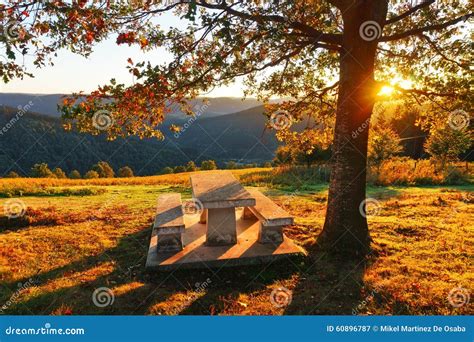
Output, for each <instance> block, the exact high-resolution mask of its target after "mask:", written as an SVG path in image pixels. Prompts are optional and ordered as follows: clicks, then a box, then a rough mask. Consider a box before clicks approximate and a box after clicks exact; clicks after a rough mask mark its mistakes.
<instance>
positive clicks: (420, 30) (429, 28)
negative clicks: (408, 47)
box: [378, 13, 474, 42]
mask: <svg viewBox="0 0 474 342" xmlns="http://www.w3.org/2000/svg"><path fill="white" fill-rule="evenodd" d="M473 16H474V13H469V14H465V15H463V16H460V17H457V18H455V19H452V20H449V21H446V22H444V23H442V24H436V25H428V26H423V27H418V28H415V29H412V30H408V31H405V32H402V33H396V34H393V35H391V36H385V37H382V38H380V39H379V40H378V41H379V42H390V41H394V40H399V39H403V38H407V37H410V36H414V35H419V34H421V33H423V32H426V31H439V30H442V29H445V28H447V27H449V26H452V25H455V24H457V23H459V22H461V21H466V20H467V19H469V18H471V17H473Z"/></svg>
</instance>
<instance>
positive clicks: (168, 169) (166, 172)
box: [161, 166, 174, 175]
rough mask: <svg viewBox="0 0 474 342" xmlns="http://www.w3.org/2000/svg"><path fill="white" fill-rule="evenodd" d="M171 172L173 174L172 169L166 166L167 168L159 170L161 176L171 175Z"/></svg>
mask: <svg viewBox="0 0 474 342" xmlns="http://www.w3.org/2000/svg"><path fill="white" fill-rule="evenodd" d="M173 172H174V170H173V168H171V167H169V166H167V167H165V168H163V170H161V174H162V175H168V174H170V173H173Z"/></svg>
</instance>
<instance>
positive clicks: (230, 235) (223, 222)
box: [206, 208, 237, 246]
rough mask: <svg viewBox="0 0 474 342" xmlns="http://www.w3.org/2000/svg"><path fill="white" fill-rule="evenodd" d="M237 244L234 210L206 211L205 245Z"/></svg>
mask: <svg viewBox="0 0 474 342" xmlns="http://www.w3.org/2000/svg"><path fill="white" fill-rule="evenodd" d="M236 243H237V222H236V218H235V208H219V209H207V235H206V244H208V245H210V246H226V245H234V244H236Z"/></svg>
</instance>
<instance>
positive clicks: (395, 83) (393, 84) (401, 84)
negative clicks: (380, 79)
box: [377, 77, 413, 96]
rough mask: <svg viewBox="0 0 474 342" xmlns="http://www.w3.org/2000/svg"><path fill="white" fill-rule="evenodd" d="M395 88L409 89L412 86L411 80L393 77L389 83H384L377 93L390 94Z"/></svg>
mask: <svg viewBox="0 0 474 342" xmlns="http://www.w3.org/2000/svg"><path fill="white" fill-rule="evenodd" d="M396 88H403V89H411V88H413V82H412V81H410V80H406V79H402V78H401V77H395V78H394V79H392V80H391V81H390V85H384V86H383V87H382V88H381V89H380V91H379V92H378V94H377V95H378V96H391V95H393V93H394V92H395V90H396Z"/></svg>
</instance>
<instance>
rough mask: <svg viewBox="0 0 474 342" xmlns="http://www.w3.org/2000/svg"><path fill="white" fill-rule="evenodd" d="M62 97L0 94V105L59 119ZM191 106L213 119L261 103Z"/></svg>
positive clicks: (222, 101)
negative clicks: (27, 108)
mask: <svg viewBox="0 0 474 342" xmlns="http://www.w3.org/2000/svg"><path fill="white" fill-rule="evenodd" d="M63 96H65V94H48V95H44V94H23V93H0V105H4V106H7V107H12V108H17V107H18V106H24V105H25V104H27V103H29V102H30V101H31V102H32V103H33V105H32V109H31V110H33V111H35V112H37V113H41V114H44V115H47V116H52V117H59V116H60V113H59V112H58V110H57V105H58V104H59V103H61V99H62V97H63ZM191 105H192V107H196V109H199V108H203V113H202V116H203V117H215V116H220V115H225V114H230V113H235V112H239V111H242V110H246V109H249V108H252V107H256V106H259V105H261V103H260V102H258V101H257V100H256V99H253V98H249V99H245V100H242V99H240V98H236V97H216V98H209V99H208V102H207V104H206V105H204V103H203V99H202V98H198V99H195V100H191ZM169 119H170V120H184V119H186V116H185V115H184V114H183V113H182V112H181V111H179V108H177V107H175V108H174V110H173V112H172V113H171V115H170V117H169Z"/></svg>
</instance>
